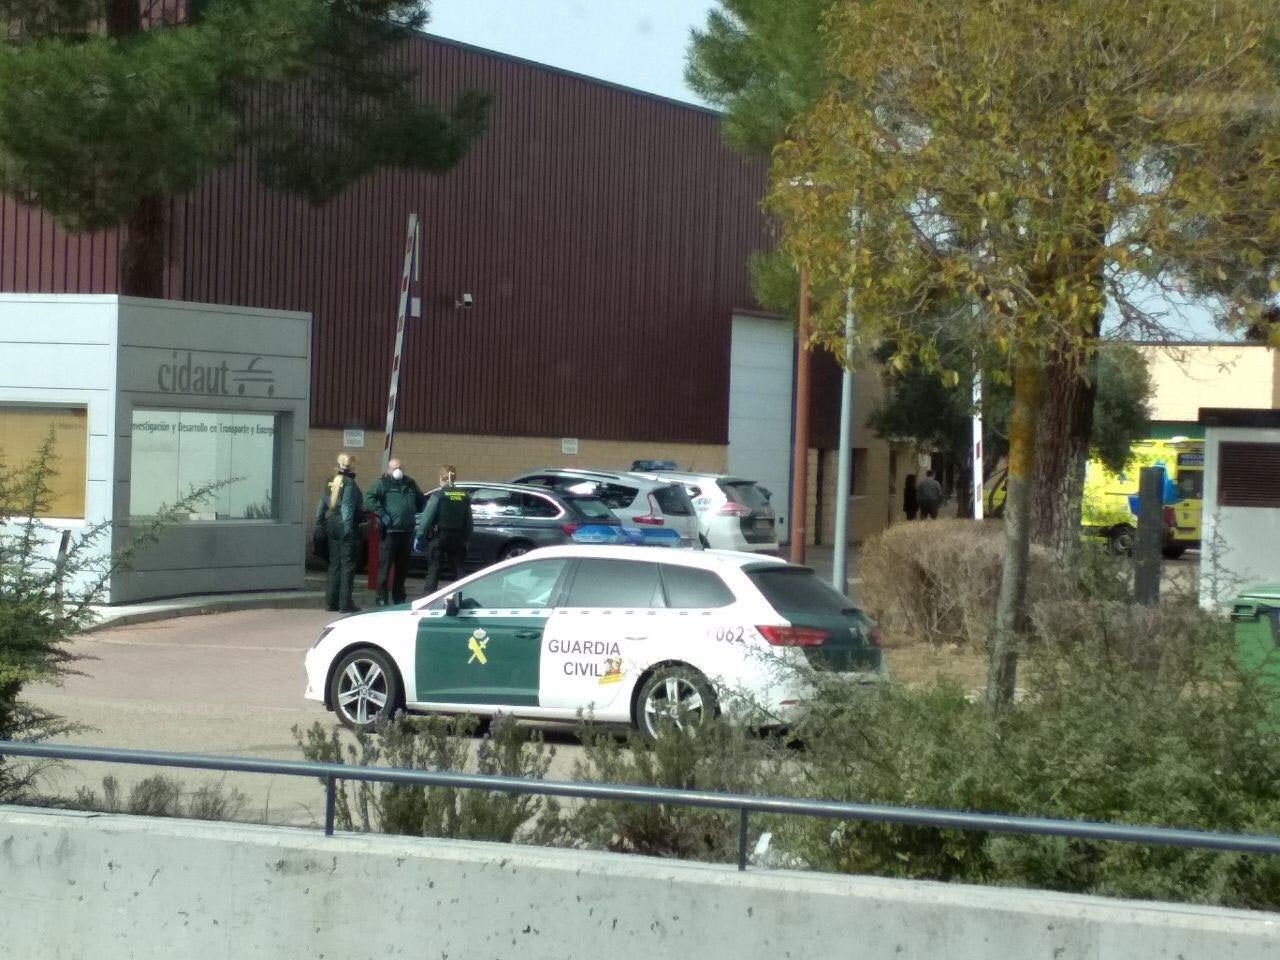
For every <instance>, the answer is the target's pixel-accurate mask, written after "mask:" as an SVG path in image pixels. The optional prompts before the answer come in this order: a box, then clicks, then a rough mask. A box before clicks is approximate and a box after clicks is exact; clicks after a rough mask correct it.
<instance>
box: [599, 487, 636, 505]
mask: <svg viewBox="0 0 1280 960" xmlns="http://www.w3.org/2000/svg"><path fill="white" fill-rule="evenodd" d="M637 492H638V491H637V489H636V488H635V487H627V486H624V485H623V484H621V483H608V482H603V483H600V484H598V485H597V487H596V490H595V495H596V496H597V497H599V498H600V499H601V500H603V501H604V502H605V503H607V504H608V505H609V509H610V510H622V509H625V508H626V507H629V506H631V504H632V503H633V502H635V499H636V493H637Z"/></svg>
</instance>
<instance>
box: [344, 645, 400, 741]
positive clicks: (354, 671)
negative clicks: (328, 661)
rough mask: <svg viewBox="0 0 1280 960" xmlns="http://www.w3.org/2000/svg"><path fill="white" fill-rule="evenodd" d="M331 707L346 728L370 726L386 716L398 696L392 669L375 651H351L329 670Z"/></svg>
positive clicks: (397, 686)
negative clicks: (330, 672) (331, 672)
mask: <svg viewBox="0 0 1280 960" xmlns="http://www.w3.org/2000/svg"><path fill="white" fill-rule="evenodd" d="M330 696H331V700H332V702H333V709H334V711H335V712H336V713H337V714H338V719H340V720H341V721H342V722H343V723H344V724H346V725H347V726H348V727H352V728H361V729H363V728H365V727H371V726H373V725H374V724H375V723H377V722H378V721H379V720H384V719H389V718H390V717H391V715H392V713H393V712H394V711H395V709H396V706H397V704H398V702H399V699H400V680H399V676H398V675H397V674H396V668H395V667H394V666H393V665H392V664H391V662H390V661H389V660H388V659H387V657H386V655H385V654H383V653H382V652H381V651H379V650H373V649H370V648H365V649H363V650H352V651H351V652H350V653H348V654H347V655H346V656H345V657H343V658H342V659H341V660H340V661H339V662H338V666H337V668H336V669H335V670H334V671H333V682H332V687H331V694H330Z"/></svg>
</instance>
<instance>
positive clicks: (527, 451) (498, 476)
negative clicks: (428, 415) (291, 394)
mask: <svg viewBox="0 0 1280 960" xmlns="http://www.w3.org/2000/svg"><path fill="white" fill-rule="evenodd" d="M344 450H346V452H347V453H353V454H355V455H356V458H357V463H356V479H357V480H358V482H359V483H360V487H361V489H364V488H366V487H368V485H369V484H370V483H372V482H373V480H374V479H375V478H376V477H377V476H378V473H379V472H380V469H379V468H380V465H381V459H382V436H381V434H379V433H376V432H374V431H366V432H365V447H364V448H363V449H358V450H357V449H348V448H344V447H343V446H342V431H341V430H321V429H313V430H312V431H311V435H310V438H309V443H308V447H307V498H308V499H307V503H308V504H309V505H310V507H311V508H314V506H315V504H316V503H318V502H319V500H320V491H321V489H322V488H323V487H324V484H325V483H326V482H327V481H328V479H329V477H330V476H331V475H332V470H333V467H334V460H335V458H336V457H337V455H338V454H339V453H342V452H343V451H344ZM725 453H726V448H725V447H724V446H721V445H718V444H694V443H661V444H655V443H633V442H627V441H616V440H579V441H578V454H577V456H569V455H566V454H563V453H561V452H560V438H558V437H498V436H488V435H465V434H443V433H401V434H397V435H396V443H395V455H396V457H397V458H399V460H400V461H401V462H402V463H403V464H404V469H405V472H406V473H408V474H409V475H410V476H411V477H413V478H414V479H415V480H417V481H418V483H419V484H420V485H421V486H422V487H423V489H430V488H431V487H433V486H435V483H436V475H437V472H438V471H439V468H440V465H441V464H442V463H452V464H453V465H454V466H455V467H457V468H458V476H459V477H460V478H462V479H466V480H494V481H500V480H510V479H511V478H512V477H514V476H516V475H517V474H519V473H521V472H522V471H525V470H530V469H533V468H536V467H600V468H604V469H614V470H625V469H627V468H628V467H630V466H631V461H633V460H639V459H642V458H654V457H661V458H663V459H667V460H674V461H676V463H678V464H679V465H680V466H681V467H682V468H688V469H693V470H709V471H712V472H716V473H722V472H723V471H724V468H725Z"/></svg>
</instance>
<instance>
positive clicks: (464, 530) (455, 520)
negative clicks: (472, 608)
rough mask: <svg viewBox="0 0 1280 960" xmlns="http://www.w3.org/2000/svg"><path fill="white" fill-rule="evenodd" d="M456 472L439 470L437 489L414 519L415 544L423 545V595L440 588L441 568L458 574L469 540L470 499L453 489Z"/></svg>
mask: <svg viewBox="0 0 1280 960" xmlns="http://www.w3.org/2000/svg"><path fill="white" fill-rule="evenodd" d="M457 479H458V471H456V470H455V469H454V468H453V467H452V466H450V465H449V464H445V465H444V466H443V467H441V468H440V489H439V490H437V491H435V492H434V493H433V494H431V496H430V497H428V498H427V508H426V509H425V510H423V511H422V516H421V517H420V518H419V520H418V528H417V531H416V536H415V544H416V545H417V546H418V549H421V548H422V544H426V545H427V579H426V582H425V583H424V584H423V590H422V592H423V594H424V595H426V594H428V593H433V592H434V591H435V589H436V588H437V587H439V586H440V571H441V568H442V567H443V566H444V565H445V564H448V565H449V566H450V568H452V570H453V575H454V577H457V576H458V575H459V574H460V573H461V572H462V561H463V560H465V559H466V556H467V541H468V540H470V539H471V498H470V497H469V496H467V492H466V491H465V490H459V489H458V488H457V487H455V486H454V482H455V481H456V480H457Z"/></svg>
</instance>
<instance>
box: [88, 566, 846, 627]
mask: <svg viewBox="0 0 1280 960" xmlns="http://www.w3.org/2000/svg"><path fill="white" fill-rule="evenodd" d="M782 555H783V556H784V557H785V556H787V553H786V550H785V548H784V550H783V554H782ZM857 560H858V548H857V547H856V546H851V547H850V548H849V562H848V568H849V584H848V589H847V590H846V591H845V592H846V593H848V592H850V591H851V590H853V589H854V588H855V587H856V586H857V584H858V583H859V580H858V576H857V569H858V566H857ZM832 563H833V550H832V548H831V547H830V546H817V547H809V548H808V549H807V551H806V557H805V565H806V566H808V567H811V568H813V570H814V572H815V573H817V574H818V576H819V577H821V578H822V579H823V580H825V581H827V582H830V580H831V572H832ZM365 584H366V579H365V576H364V574H360V575H359V576H357V577H356V584H355V592H354V594H353V597H354V600H355V603H356V606H358V607H361V608H364V609H368V608H370V607H372V606H373V600H374V595H373V591H372V590H370V589H369V588H368V587H367V586H366V585H365ZM324 587H325V575H324V573H323V572H322V571H315V570H308V571H307V576H306V586H305V587H303V588H302V589H301V590H260V591H253V592H244V593H206V594H198V595H194V596H189V597H169V598H166V599H164V600H150V601H147V602H145V603H127V604H119V605H115V606H108V605H106V604H100V605H98V606H94V607H91V608H90V609H91V610H92V612H93V615H94V622H93V623H92V624H91V625H90V626H89V627H87V628H86V629H85V632H86V633H92V632H95V631H98V630H110V629H113V628H115V627H127V626H132V625H133V624H137V623H151V622H154V621H156V620H169V619H172V618H174V617H193V616H203V615H204V614H208V613H231V612H232V611H235V610H307V609H317V610H318V609H321V608H322V607H324ZM421 588H422V577H421V575H414V576H411V577H410V578H409V595H410V598H411V599H417V597H418V593H417V592H416V591H418V590H421Z"/></svg>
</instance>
